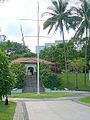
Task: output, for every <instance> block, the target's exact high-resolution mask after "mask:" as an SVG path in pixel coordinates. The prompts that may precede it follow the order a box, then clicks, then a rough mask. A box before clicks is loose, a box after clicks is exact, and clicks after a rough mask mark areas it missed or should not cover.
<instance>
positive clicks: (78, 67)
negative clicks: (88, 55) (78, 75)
mask: <svg viewBox="0 0 90 120" xmlns="http://www.w3.org/2000/svg"><path fill="white" fill-rule="evenodd" d="M68 66H69V67H68V69H69V70H70V71H74V72H83V69H84V67H85V58H79V59H73V60H69V61H68Z"/></svg>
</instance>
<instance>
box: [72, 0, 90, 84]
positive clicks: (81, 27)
mask: <svg viewBox="0 0 90 120" xmlns="http://www.w3.org/2000/svg"><path fill="white" fill-rule="evenodd" d="M80 1H81V7H80V8H76V7H73V8H72V9H73V10H74V11H76V13H77V16H78V17H79V18H81V21H79V22H78V24H76V26H77V31H76V34H75V38H82V37H83V34H84V35H85V36H86V39H85V46H86V47H85V60H86V65H85V84H86V70H87V68H86V67H87V41H88V32H89V29H90V4H89V2H87V1H86V0H80ZM79 40H80V39H79Z"/></svg>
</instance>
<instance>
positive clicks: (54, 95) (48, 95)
mask: <svg viewBox="0 0 90 120" xmlns="http://www.w3.org/2000/svg"><path fill="white" fill-rule="evenodd" d="M68 96H73V94H72V93H41V94H40V95H37V94H36V93H21V94H12V95H11V96H10V97H13V98H59V97H68Z"/></svg>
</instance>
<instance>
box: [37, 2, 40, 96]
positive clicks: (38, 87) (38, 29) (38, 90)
mask: <svg viewBox="0 0 90 120" xmlns="http://www.w3.org/2000/svg"><path fill="white" fill-rule="evenodd" d="M39 34H40V26H39V1H38V11H37V94H38V95H39V94H40V81H39Z"/></svg>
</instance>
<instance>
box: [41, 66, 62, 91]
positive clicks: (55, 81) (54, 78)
mask: <svg viewBox="0 0 90 120" xmlns="http://www.w3.org/2000/svg"><path fill="white" fill-rule="evenodd" d="M40 79H41V80H42V82H43V84H44V86H45V87H46V88H50V89H54V88H56V89H60V85H61V79H60V77H59V76H58V74H56V73H53V72H51V71H50V70H49V69H48V66H47V65H45V64H41V65H40Z"/></svg>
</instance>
